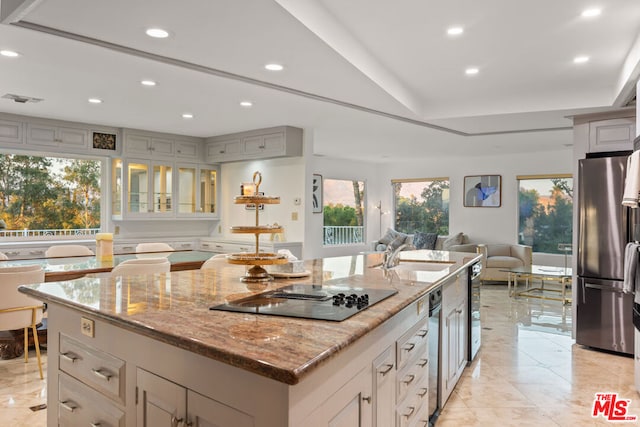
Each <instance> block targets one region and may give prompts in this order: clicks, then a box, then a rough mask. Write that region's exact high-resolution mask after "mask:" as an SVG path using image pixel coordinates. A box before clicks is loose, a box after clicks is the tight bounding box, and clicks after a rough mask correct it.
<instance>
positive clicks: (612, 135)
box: [589, 117, 636, 153]
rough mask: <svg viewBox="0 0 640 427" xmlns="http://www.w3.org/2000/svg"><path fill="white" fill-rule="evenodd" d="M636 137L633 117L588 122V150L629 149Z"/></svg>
mask: <svg viewBox="0 0 640 427" xmlns="http://www.w3.org/2000/svg"><path fill="white" fill-rule="evenodd" d="M635 137H636V122H635V118H634V117H629V118H620V119H609V120H599V121H593V122H589V152H591V153H596V152H606V151H631V150H633V140H634V138H635Z"/></svg>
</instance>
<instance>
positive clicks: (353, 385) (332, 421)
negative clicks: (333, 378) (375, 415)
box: [304, 367, 372, 427]
mask: <svg viewBox="0 0 640 427" xmlns="http://www.w3.org/2000/svg"><path fill="white" fill-rule="evenodd" d="M371 388H372V384H371V369H370V368H368V367H367V368H364V369H362V370H361V371H360V372H359V373H358V374H357V375H356V376H355V377H353V378H352V379H350V380H349V381H348V382H346V383H345V384H344V385H343V386H342V387H341V388H340V389H339V390H338V391H337V392H336V393H334V394H333V395H332V396H331V397H329V399H327V400H326V401H325V402H324V403H323V404H322V405H320V406H319V407H318V408H317V409H316V410H315V411H313V412H312V413H311V415H310V416H309V417H308V418H307V419H306V420H305V422H304V425H305V426H308V427H368V426H370V425H372V421H371V419H372V397H371Z"/></svg>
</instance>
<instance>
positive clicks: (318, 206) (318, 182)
mask: <svg viewBox="0 0 640 427" xmlns="http://www.w3.org/2000/svg"><path fill="white" fill-rule="evenodd" d="M311 203H312V204H313V213H322V175H318V174H315V173H314V174H313V180H312V190H311Z"/></svg>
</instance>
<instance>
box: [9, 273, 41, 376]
mask: <svg viewBox="0 0 640 427" xmlns="http://www.w3.org/2000/svg"><path fill="white" fill-rule="evenodd" d="M42 282H44V270H42V267H41V266H40V265H21V266H12V267H3V268H0V295H1V297H0V330H2V331H10V330H14V329H24V362H25V363H27V362H28V360H29V356H28V353H29V328H31V330H32V331H33V343H34V345H35V347H36V356H37V358H38V370H39V371H40V379H44V375H43V374H42V361H41V360H40V343H39V342H38V331H37V329H36V325H37V324H38V323H40V322H41V321H42V317H43V311H44V305H43V304H42V302H40V301H38V300H36V299H33V298H31V297H29V296H27V295H25V294H23V293H21V292H18V286H20V285H28V284H31V283H42Z"/></svg>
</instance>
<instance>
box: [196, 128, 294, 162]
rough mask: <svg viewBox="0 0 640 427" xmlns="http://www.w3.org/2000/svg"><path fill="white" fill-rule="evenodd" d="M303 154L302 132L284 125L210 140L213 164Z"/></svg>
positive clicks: (208, 152) (209, 157)
mask: <svg viewBox="0 0 640 427" xmlns="http://www.w3.org/2000/svg"><path fill="white" fill-rule="evenodd" d="M301 155H302V129H299V128H294V127H291V126H280V127H275V128H268V129H258V130H254V131H248V132H241V133H237V134H231V135H222V136H217V137H212V138H208V139H207V140H206V158H207V162H209V163H223V162H236V161H242V160H255V159H269V158H275V157H294V156H301Z"/></svg>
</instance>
